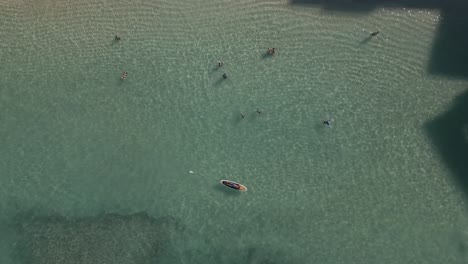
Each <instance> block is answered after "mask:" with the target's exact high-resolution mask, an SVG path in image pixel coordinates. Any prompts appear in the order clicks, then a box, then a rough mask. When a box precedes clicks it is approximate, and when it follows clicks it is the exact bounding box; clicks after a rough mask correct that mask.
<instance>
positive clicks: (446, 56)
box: [289, 0, 468, 79]
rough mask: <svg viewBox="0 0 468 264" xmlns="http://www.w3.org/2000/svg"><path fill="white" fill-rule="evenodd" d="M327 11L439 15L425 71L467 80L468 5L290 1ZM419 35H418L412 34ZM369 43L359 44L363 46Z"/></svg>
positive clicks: (415, 0) (436, 0)
mask: <svg viewBox="0 0 468 264" xmlns="http://www.w3.org/2000/svg"><path fill="white" fill-rule="evenodd" d="M289 3H290V4H291V5H310V6H316V7H320V8H322V9H324V10H329V11H341V12H349V13H355V14H367V13H368V12H370V11H373V10H375V9H376V8H421V9H436V10H438V11H440V13H441V18H440V21H439V22H438V23H439V29H438V32H437V34H436V36H435V38H434V42H433V45H432V52H431V55H430V56H431V57H430V60H429V65H428V67H427V71H428V72H429V73H431V74H434V75H447V76H450V77H456V78H464V79H467V78H468V48H467V47H468V34H467V33H466V32H468V1H466V0H290V2H289ZM414 34H415V35H416V34H419V32H415V33H414ZM368 41H369V40H365V41H363V42H364V43H362V44H365V43H367V42H368Z"/></svg>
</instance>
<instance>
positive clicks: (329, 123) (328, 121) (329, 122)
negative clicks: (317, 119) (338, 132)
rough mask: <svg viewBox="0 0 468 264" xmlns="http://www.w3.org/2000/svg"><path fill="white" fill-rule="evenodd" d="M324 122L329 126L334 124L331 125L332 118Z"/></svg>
mask: <svg viewBox="0 0 468 264" xmlns="http://www.w3.org/2000/svg"><path fill="white" fill-rule="evenodd" d="M323 123H324V124H325V125H326V126H327V127H332V126H331V120H330V119H328V120H324V121H323Z"/></svg>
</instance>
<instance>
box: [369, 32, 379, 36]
mask: <svg viewBox="0 0 468 264" xmlns="http://www.w3.org/2000/svg"><path fill="white" fill-rule="evenodd" d="M377 34H379V31H374V32H372V33H371V36H372V37H375V36H377Z"/></svg>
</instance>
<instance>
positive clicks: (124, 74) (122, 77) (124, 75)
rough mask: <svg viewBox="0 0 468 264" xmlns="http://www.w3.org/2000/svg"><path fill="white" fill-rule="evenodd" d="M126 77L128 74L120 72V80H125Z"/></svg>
mask: <svg viewBox="0 0 468 264" xmlns="http://www.w3.org/2000/svg"><path fill="white" fill-rule="evenodd" d="M127 77H128V72H126V71H124V72H122V75H120V80H122V81H123V80H125V79H126V78H127Z"/></svg>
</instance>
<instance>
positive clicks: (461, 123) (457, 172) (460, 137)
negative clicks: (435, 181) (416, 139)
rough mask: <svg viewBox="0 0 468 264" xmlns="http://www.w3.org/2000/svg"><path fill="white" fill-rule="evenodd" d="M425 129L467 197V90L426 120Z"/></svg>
mask: <svg viewBox="0 0 468 264" xmlns="http://www.w3.org/2000/svg"><path fill="white" fill-rule="evenodd" d="M425 129H426V132H427V134H428V136H429V138H430V139H431V141H432V142H433V144H434V145H435V147H436V149H437V151H438V152H439V154H440V155H441V157H442V159H443V161H444V162H445V163H446V164H447V166H448V168H449V169H450V170H451V171H452V173H453V174H454V176H455V179H456V180H457V182H458V183H459V185H460V188H462V190H463V191H464V193H465V194H466V195H467V198H468V91H467V92H465V93H464V94H462V95H460V96H458V97H457V98H456V99H455V102H454V104H453V106H452V107H451V108H450V110H448V111H447V112H445V113H443V114H442V115H440V116H438V117H436V118H435V119H433V120H431V121H428V122H427V123H426V124H425Z"/></svg>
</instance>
